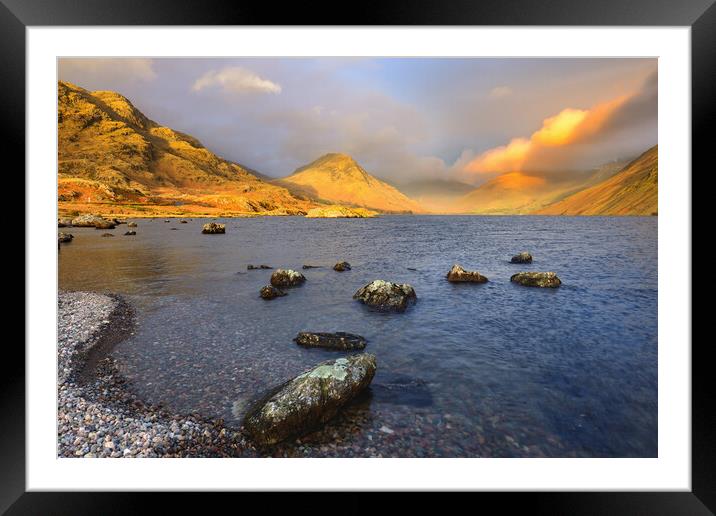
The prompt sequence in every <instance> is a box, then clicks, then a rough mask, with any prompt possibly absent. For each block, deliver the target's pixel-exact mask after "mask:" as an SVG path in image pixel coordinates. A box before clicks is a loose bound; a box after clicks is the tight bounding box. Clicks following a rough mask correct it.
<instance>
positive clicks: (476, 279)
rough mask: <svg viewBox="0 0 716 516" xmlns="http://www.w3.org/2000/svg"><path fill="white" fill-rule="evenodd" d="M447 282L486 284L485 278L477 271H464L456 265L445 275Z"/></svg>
mask: <svg viewBox="0 0 716 516" xmlns="http://www.w3.org/2000/svg"><path fill="white" fill-rule="evenodd" d="M447 280H448V281H450V282H451V283H487V278H486V277H485V276H483V275H482V274H480V273H479V272H477V271H466V270H465V269H463V268H462V267H460V266H459V265H458V264H455V265H453V266H452V269H450V272H448V273H447Z"/></svg>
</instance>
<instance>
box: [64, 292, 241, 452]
mask: <svg viewBox="0 0 716 516" xmlns="http://www.w3.org/2000/svg"><path fill="white" fill-rule="evenodd" d="M133 324H134V323H133V316H132V311H131V307H129V305H128V304H127V303H126V302H125V301H123V300H122V299H121V298H120V297H118V296H113V295H103V294H97V293H93V292H60V293H59V296H58V340H57V365H58V378H57V386H58V392H57V444H58V449H57V454H58V457H237V456H247V455H248V456H254V455H255V452H254V450H253V447H252V446H251V445H250V444H248V443H247V442H246V440H245V438H244V437H243V436H242V435H241V434H240V433H239V432H237V431H234V430H231V429H229V428H226V427H225V426H224V425H223V421H221V420H214V421H211V420H207V419H204V418H201V417H198V416H195V415H176V414H171V413H168V412H166V411H165V410H163V409H162V408H161V407H157V406H150V405H147V404H145V403H143V402H141V401H140V400H138V399H136V398H135V397H134V396H133V395H132V394H131V393H130V392H128V390H127V389H126V388H125V383H126V381H125V379H124V378H123V377H122V375H121V374H120V373H119V371H118V368H117V364H116V362H115V360H114V359H113V358H112V357H111V356H108V355H107V353H108V351H109V350H111V348H112V346H113V345H114V344H116V343H117V342H119V341H121V340H122V339H123V338H124V337H125V336H126V335H127V332H131V330H132V328H133Z"/></svg>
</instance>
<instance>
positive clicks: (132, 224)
mask: <svg viewBox="0 0 716 516" xmlns="http://www.w3.org/2000/svg"><path fill="white" fill-rule="evenodd" d="M127 227H128V228H136V227H137V223H136V222H127Z"/></svg>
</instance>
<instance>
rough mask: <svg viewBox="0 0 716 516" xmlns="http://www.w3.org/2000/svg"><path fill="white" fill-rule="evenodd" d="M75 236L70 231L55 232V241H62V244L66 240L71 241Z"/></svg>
mask: <svg viewBox="0 0 716 516" xmlns="http://www.w3.org/2000/svg"><path fill="white" fill-rule="evenodd" d="M73 238H75V237H74V235H72V234H70V233H58V234H57V241H58V242H62V243H63V244H65V243H67V242H72V239H73Z"/></svg>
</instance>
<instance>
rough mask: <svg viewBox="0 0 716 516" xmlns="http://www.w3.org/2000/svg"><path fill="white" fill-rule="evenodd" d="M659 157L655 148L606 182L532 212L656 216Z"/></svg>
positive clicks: (545, 213)
mask: <svg viewBox="0 0 716 516" xmlns="http://www.w3.org/2000/svg"><path fill="white" fill-rule="evenodd" d="M658 189H659V157H658V148H657V146H656V145H655V146H654V147H652V148H651V149H649V150H648V151H646V152H645V153H644V154H642V155H641V156H639V157H638V158H637V159H635V160H634V161H632V162H631V163H629V164H628V165H627V166H626V167H624V169H622V171H621V172H619V173H617V174H616V175H614V176H612V177H610V178H609V179H607V180H605V181H603V182H601V183H599V184H597V185H595V186H592V187H590V188H587V189H585V190H582V191H581V192H577V193H575V194H574V195H571V196H569V197H567V198H565V199H563V200H561V201H559V202H557V203H555V204H552V205H550V206H547V207H546V208H543V209H541V210H538V211H537V212H536V213H538V214H543V215H656V214H657V213H658V211H659V205H658Z"/></svg>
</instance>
